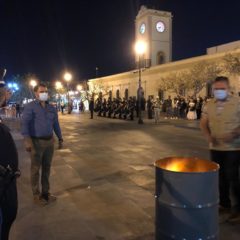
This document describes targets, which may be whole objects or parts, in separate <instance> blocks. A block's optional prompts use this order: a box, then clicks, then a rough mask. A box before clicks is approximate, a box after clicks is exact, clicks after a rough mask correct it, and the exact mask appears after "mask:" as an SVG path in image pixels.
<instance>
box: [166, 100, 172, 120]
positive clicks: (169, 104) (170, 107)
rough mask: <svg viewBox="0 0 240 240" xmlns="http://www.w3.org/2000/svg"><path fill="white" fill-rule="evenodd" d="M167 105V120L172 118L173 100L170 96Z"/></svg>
mask: <svg viewBox="0 0 240 240" xmlns="http://www.w3.org/2000/svg"><path fill="white" fill-rule="evenodd" d="M165 105H166V114H167V115H166V117H165V118H172V99H171V96H168V99H167V100H166V101H165Z"/></svg>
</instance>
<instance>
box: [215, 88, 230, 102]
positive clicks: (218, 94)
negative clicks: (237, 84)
mask: <svg viewBox="0 0 240 240" xmlns="http://www.w3.org/2000/svg"><path fill="white" fill-rule="evenodd" d="M213 95H214V97H215V98H216V99H217V100H224V99H226V98H227V95H228V93H227V90H223V89H218V90H214V91H213Z"/></svg>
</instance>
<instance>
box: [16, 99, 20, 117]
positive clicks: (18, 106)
mask: <svg viewBox="0 0 240 240" xmlns="http://www.w3.org/2000/svg"><path fill="white" fill-rule="evenodd" d="M18 117H19V118H20V117H21V109H20V104H19V103H16V118H18Z"/></svg>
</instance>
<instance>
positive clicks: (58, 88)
mask: <svg viewBox="0 0 240 240" xmlns="http://www.w3.org/2000/svg"><path fill="white" fill-rule="evenodd" d="M62 87H63V86H62V83H61V82H60V81H56V82H55V88H56V91H57V95H58V98H57V100H58V101H57V109H60V104H61V97H60V93H59V90H60V89H62Z"/></svg>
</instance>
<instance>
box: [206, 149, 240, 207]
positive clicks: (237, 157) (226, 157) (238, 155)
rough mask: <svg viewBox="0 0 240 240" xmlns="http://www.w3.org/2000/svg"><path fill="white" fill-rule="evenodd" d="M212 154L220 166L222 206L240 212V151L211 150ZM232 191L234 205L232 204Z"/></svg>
mask: <svg viewBox="0 0 240 240" xmlns="http://www.w3.org/2000/svg"><path fill="white" fill-rule="evenodd" d="M210 152H211V158H212V160H213V161H214V162H216V163H218V164H219V166H220V170H219V192H220V205H221V206H223V207H227V208H229V207H233V209H234V210H236V211H240V179H239V166H240V151H217V150H211V151H210ZM230 190H231V191H232V196H233V198H234V199H233V200H234V203H232V202H231V198H230Z"/></svg>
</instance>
